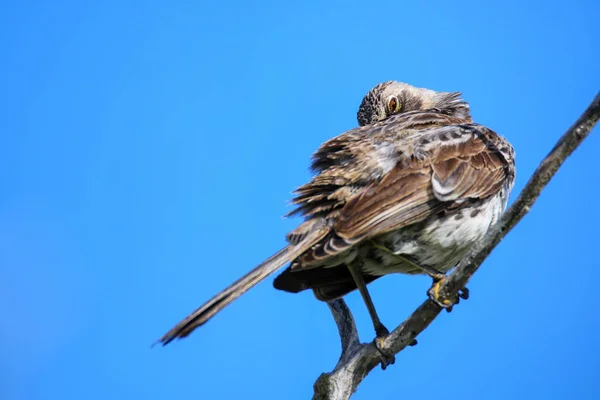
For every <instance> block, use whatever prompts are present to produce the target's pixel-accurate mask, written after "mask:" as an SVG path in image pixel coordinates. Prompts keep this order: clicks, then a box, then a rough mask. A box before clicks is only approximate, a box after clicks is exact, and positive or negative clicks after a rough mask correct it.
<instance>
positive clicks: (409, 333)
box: [313, 92, 600, 400]
mask: <svg viewBox="0 0 600 400" xmlns="http://www.w3.org/2000/svg"><path fill="white" fill-rule="evenodd" d="M599 118H600V92H599V93H598V94H597V95H596V97H595V98H594V100H593V101H592V103H591V104H590V105H589V106H588V108H587V109H586V110H585V112H584V113H583V114H582V115H581V117H579V119H578V120H577V122H575V124H573V126H571V127H570V128H569V129H568V130H567V132H566V133H565V134H564V135H563V136H562V137H561V138H560V140H559V141H558V143H557V144H556V145H555V146H554V148H553V149H552V151H551V152H550V153H549V154H548V156H546V158H544V160H542V162H541V163H540V165H539V167H538V168H537V169H536V171H535V172H534V173H533V175H532V176H531V178H530V179H529V182H527V185H525V188H524V189H523V190H522V191H521V194H520V195H519V197H518V198H517V200H516V201H515V202H514V203H513V205H512V206H511V207H510V208H509V209H508V210H507V211H506V213H504V215H503V216H502V218H501V219H500V221H499V222H498V224H496V225H495V226H494V228H492V229H491V230H490V231H489V232H488V233H487V234H486V236H485V238H484V239H483V240H482V241H481V242H480V243H479V244H478V245H477V246H475V247H474V248H473V249H472V250H471V252H470V253H469V254H468V255H467V256H466V257H465V259H464V260H462V261H461V263H460V264H459V265H458V266H457V267H456V268H455V269H454V271H452V273H451V274H450V275H449V276H448V278H447V279H446V280H445V281H444V282H443V283H442V285H441V287H440V294H441V295H445V296H449V297H453V296H455V295H456V293H457V291H458V290H460V289H461V288H464V287H465V286H466V284H467V282H468V281H469V279H470V278H471V276H473V274H474V273H475V272H476V271H477V270H478V269H479V267H480V266H481V264H482V263H483V261H484V260H485V259H486V258H487V256H489V255H490V253H491V252H492V250H493V249H494V248H495V247H496V246H497V245H498V243H500V241H501V240H502V239H503V238H504V236H506V234H508V232H510V230H511V229H512V228H513V227H514V226H515V225H516V224H517V223H518V222H519V221H520V220H521V218H523V217H524V216H525V214H527V213H528V212H529V210H530V209H531V206H532V205H533V203H535V201H536V200H537V198H538V197H539V196H540V193H541V192H542V190H543V189H544V187H546V185H547V184H548V182H549V181H550V179H552V177H553V176H554V174H555V173H556V171H558V169H559V168H560V167H561V165H562V164H563V163H564V161H565V160H566V159H567V157H569V156H570V155H571V153H573V151H574V150H575V149H576V148H577V146H579V144H580V143H581V142H582V141H583V140H584V139H585V138H586V137H587V136H588V135H589V134H590V132H591V131H592V128H593V127H594V125H595V124H596V122H597V121H598V119H599ZM329 308H330V309H331V312H332V314H333V317H334V318H335V321H336V324H337V327H338V330H339V333H340V338H341V340H342V355H341V357H340V360H339V361H338V363H337V365H336V367H335V369H334V370H333V371H332V372H328V373H323V374H321V376H320V377H319V378H318V379H317V381H316V382H315V385H314V397H313V399H318V400H342V399H349V398H350V396H351V395H352V393H354V392H355V391H356V389H357V387H358V385H359V384H360V382H361V381H362V380H363V379H364V378H365V377H366V376H367V374H368V373H369V372H370V371H371V370H372V369H373V368H375V367H376V366H377V365H378V364H379V363H380V362H381V359H380V355H379V352H378V350H377V349H376V348H375V346H374V345H373V344H372V343H360V341H359V340H358V333H357V330H356V325H355V323H354V317H353V316H352V313H351V312H350V310H349V308H348V306H347V305H346V303H345V302H344V300H335V301H332V302H330V303H329ZM441 311H442V309H441V307H439V306H438V305H436V304H435V303H434V302H433V301H431V300H429V299H428V300H426V301H425V302H424V303H423V304H421V306H419V308H417V309H416V310H415V311H414V312H413V313H412V314H411V315H410V316H409V317H408V318H407V319H406V320H405V321H404V322H403V323H402V324H400V325H399V326H398V327H397V328H396V329H394V330H393V332H392V333H391V334H390V335H389V336H388V337H387V338H386V339H385V341H384V342H383V345H382V349H383V350H384V351H385V352H386V353H394V354H398V353H399V352H400V351H402V350H403V349H404V348H406V347H407V346H409V345H410V344H411V343H412V342H413V341H414V340H415V338H416V337H417V335H418V334H419V333H421V332H422V331H423V330H424V329H425V328H427V327H428V326H429V324H430V323H431V322H432V321H433V320H434V319H435V318H436V317H437V316H438V314H439V313H440V312H441Z"/></svg>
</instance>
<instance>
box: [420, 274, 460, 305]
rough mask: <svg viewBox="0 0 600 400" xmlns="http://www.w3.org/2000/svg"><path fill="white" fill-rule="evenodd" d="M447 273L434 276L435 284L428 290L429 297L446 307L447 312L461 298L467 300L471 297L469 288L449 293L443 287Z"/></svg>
mask: <svg viewBox="0 0 600 400" xmlns="http://www.w3.org/2000/svg"><path fill="white" fill-rule="evenodd" d="M445 279H446V277H445V275H442V276H434V277H433V285H432V286H431V288H430V289H429V291H428V292H427V294H428V295H429V298H430V299H431V300H432V301H433V302H434V303H435V304H437V305H438V306H440V307H441V308H443V309H445V310H446V311H447V312H451V311H452V307H454V306H455V305H456V304H458V303H459V302H460V299H463V300H467V299H468V298H469V289H467V288H466V287H465V288H462V289H460V290H459V291H458V293H448V292H447V291H445V290H443V289H442V283H443V282H444V281H445Z"/></svg>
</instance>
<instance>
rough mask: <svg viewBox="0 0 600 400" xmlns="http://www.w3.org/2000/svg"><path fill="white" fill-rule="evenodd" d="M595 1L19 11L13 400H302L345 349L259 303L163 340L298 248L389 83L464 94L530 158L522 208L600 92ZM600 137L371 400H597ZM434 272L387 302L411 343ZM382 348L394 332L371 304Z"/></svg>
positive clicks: (6, 324) (3, 252)
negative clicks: (300, 199)
mask: <svg viewBox="0 0 600 400" xmlns="http://www.w3.org/2000/svg"><path fill="white" fill-rule="evenodd" d="M599 13H600V5H599V4H598V2H594V1H592V0H589V1H571V2H547V1H544V2H542V1H531V2H528V3H527V4H525V2H516V1H503V2H497V3H490V4H485V5H484V2H476V1H472V2H441V1H439V2H422V3H419V2H410V3H409V2H386V3H381V4H379V5H375V3H372V5H367V3H366V2H349V1H345V2H330V3H329V5H327V6H325V5H323V4H321V3H319V2H312V1H305V2H301V3H297V4H290V3H284V2H281V3H276V2H255V3H254V5H252V6H249V5H247V4H246V3H245V2H237V1H230V2H216V1H215V2H191V1H190V2H187V3H186V2H170V3H167V2H132V1H121V2H117V1H106V2H94V3H91V2H89V3H87V4H86V3H85V2H75V1H62V2H61V1H58V2H49V1H25V0H23V1H19V2H17V1H14V0H9V1H4V2H3V3H2V5H1V6H0V40H1V43H2V46H1V50H0V87H1V93H2V96H0V102H1V104H0V105H1V107H0V116H1V123H2V127H1V129H0V135H1V139H2V146H0V154H1V155H0V182H1V186H0V316H1V318H0V397H2V398H3V399H81V398H85V399H106V398H116V399H121V398H123V399H124V398H132V397H133V398H137V397H140V398H141V397H143V398H146V399H165V398H199V399H200V398H201V399H211V398H221V399H223V398H224V399H229V398H231V399H234V398H241V397H243V398H261V399H280V398H286V399H306V398H309V397H310V396H311V394H312V384H313V382H314V381H315V379H316V378H317V377H318V376H319V374H320V373H321V372H324V371H329V370H331V369H332V368H333V367H334V365H335V363H336V362H337V357H338V355H339V350H340V345H339V341H338V337H337V331H336V329H335V325H334V323H333V320H332V319H331V317H330V315H329V311H328V309H327V307H326V306H325V304H323V303H320V302H318V301H316V300H315V299H314V298H313V296H312V295H311V294H310V293H303V294H300V295H291V294H287V293H283V292H279V291H276V290H274V289H273V288H272V286H271V281H272V279H269V280H268V281H267V282H264V283H263V284H261V285H260V286H258V287H256V288H255V289H254V290H252V291H251V292H250V293H248V294H247V295H246V296H244V297H243V298H242V299H240V301H238V302H236V303H235V305H233V306H231V307H229V308H228V309H227V310H226V311H225V312H223V313H222V314H220V315H219V316H218V317H216V318H215V319H214V320H213V321H211V322H210V323H209V324H207V325H206V326H205V327H203V328H202V329H200V330H198V331H196V332H194V334H193V335H192V336H190V337H189V339H187V340H184V341H179V342H176V343H173V344H172V345H169V346H168V347H166V348H159V347H155V348H152V349H151V348H150V344H151V343H152V342H153V341H154V340H156V339H157V338H158V337H159V336H160V335H162V334H163V333H164V332H165V331H166V330H168V329H169V328H171V326H172V325H173V324H175V323H176V322H178V321H179V319H180V318H182V317H184V316H186V315H187V313H188V312H190V311H191V310H193V309H194V308H195V307H196V306H198V305H200V304H201V303H202V302H203V301H205V300H207V299H208V298H209V297H211V296H212V295H213V294H215V293H216V292H217V291H219V290H220V289H222V288H223V287H224V286H226V285H227V284H229V283H230V282H231V281H233V280H234V279H236V278H237V277H238V276H240V275H241V274H243V273H244V272H246V271H247V270H248V269H250V268H252V267H253V266H254V265H256V264H258V263H259V262H260V261H261V260H263V259H264V258H266V257H267V256H269V255H270V254H272V253H273V252H275V251H276V250H278V249H279V248H280V247H282V246H283V245H284V235H285V233H286V232H287V231H289V230H291V229H292V228H293V227H294V226H295V225H296V224H297V223H298V222H299V220H298V219H282V218H281V216H282V215H283V214H285V213H286V212H288V211H289V210H290V206H289V203H288V200H289V198H290V192H291V191H292V190H293V189H294V188H295V187H296V186H298V185H300V184H302V183H303V182H305V181H306V180H307V179H308V178H309V176H310V175H309V172H308V164H309V157H310V155H311V153H312V152H313V151H314V150H315V149H316V148H317V147H318V146H319V145H320V144H321V143H322V142H323V141H325V140H327V139H328V138H330V137H333V136H335V135H337V134H339V133H341V132H343V131H344V130H346V129H350V128H352V127H354V126H356V120H355V115H356V110H357V108H358V105H359V104H360V101H361V99H362V96H363V95H364V94H365V93H366V92H367V91H368V90H369V89H370V88H371V87H372V86H374V85H375V84H376V83H378V82H381V81H386V80H390V79H395V80H401V81H405V82H408V83H411V84H413V85H416V86H422V87H428V88H431V89H436V90H440V91H441V90H448V91H462V92H463V93H464V97H465V98H466V99H467V100H468V101H469V102H470V103H471V107H472V111H473V115H474V118H475V119H476V120H477V121H478V122H479V123H482V124H485V125H487V126H489V127H491V128H492V129H494V130H496V131H497V132H499V133H501V134H503V135H504V136H506V137H507V138H508V139H509V140H510V141H511V142H512V143H513V145H514V147H515V149H516V151H517V167H518V174H517V181H516V185H515V190H514V192H513V196H512V199H513V200H514V198H515V197H516V194H517V193H518V192H519V191H520V189H521V188H522V187H523V185H524V184H525V182H526V181H527V179H528V177H529V175H530V174H531V172H532V171H533V170H534V168H535V167H536V166H537V164H538V163H539V161H540V160H541V159H542V158H543V157H544V156H545V154H546V153H547V152H548V151H549V150H550V149H551V147H552V146H553V145H554V143H555V142H556V140H557V139H558V138H559V136H560V135H561V134H562V133H563V132H564V131H565V130H566V129H567V128H568V127H569V126H570V125H571V124H572V122H574V120H575V119H576V118H577V117H578V116H579V114H580V113H581V112H582V111H583V110H584V109H585V107H586V106H587V104H588V103H589V101H590V100H591V99H592V98H593V96H594V95H595V94H596V92H597V90H598V89H599V88H600V73H599V71H600V52H598V51H597V50H598V43H597V38H598V37H600V26H599V25H598V23H597V16H598V15H599ZM599 133H600V132H597V130H596V132H593V133H592V135H591V136H590V138H589V139H588V140H587V141H586V142H585V143H584V144H583V146H582V147H581V148H580V149H578V150H577V151H576V152H575V154H574V155H573V157H572V158H571V159H569V160H568V162H567V163H566V164H565V166H564V168H563V169H561V170H560V172H559V173H558V175H557V176H556V177H555V178H554V180H553V181H552V182H551V183H550V185H549V186H548V188H547V189H546V190H545V191H544V193H543V195H542V197H541V198H540V200H539V201H538V202H537V203H536V204H535V207H534V208H533V209H532V211H531V213H530V214H528V215H527V216H526V217H525V219H524V220H523V221H522V222H521V223H520V224H519V225H518V226H517V227H516V228H515V230H514V231H513V232H511V233H510V235H509V236H508V237H507V238H506V239H505V241H503V242H502V243H501V245H500V246H499V247H498V248H497V249H496V250H495V251H494V253H493V254H492V256H491V257H490V258H489V259H488V260H487V262H486V264H485V266H484V267H483V268H482V269H481V271H480V272H479V273H478V274H477V275H476V276H475V277H474V278H473V280H472V281H471V283H470V285H469V287H470V289H471V294H472V296H471V299H470V300H469V301H467V302H464V303H461V304H460V306H458V307H457V308H456V309H455V311H454V312H453V313H452V314H444V315H442V316H441V317H440V318H439V319H438V320H436V321H435V323H434V324H433V325H432V326H431V327H430V328H429V329H428V330H427V331H426V332H424V333H423V334H422V335H421V336H420V337H419V345H418V346H416V347H414V348H410V349H407V350H406V351H405V352H403V353H401V354H400V355H399V356H398V359H397V363H396V365H394V366H393V367H391V368H389V369H388V370H386V371H381V370H379V369H378V370H376V371H373V373H372V374H371V375H370V376H369V377H368V378H367V379H366V380H365V381H364V382H363V384H362V385H361V386H360V388H359V391H358V392H357V393H356V395H355V397H354V398H356V399H372V398H414V397H418V398H420V399H434V398H439V396H440V395H441V394H440V392H441V393H443V394H444V395H445V396H451V397H452V396H456V397H458V396H460V398H461V399H463V400H466V399H506V398H527V399H532V398H544V399H566V398H577V399H597V398H600V386H598V384H597V380H598V371H599V370H600V361H599V360H600V341H598V335H597V332H598V330H599V329H600V313H598V310H597V303H598V296H597V285H598V280H597V278H596V277H597V273H598V270H599V268H600V261H598V258H597V257H596V255H595V250H596V249H597V246H598V243H597V240H598V231H597V230H598V226H599V225H600V216H599V214H598V212H597V211H598V198H600V187H599V186H598V185H597V184H596V182H597V176H598V175H599V174H600V168H599V167H598V163H597V153H598V149H600V135H599ZM429 284H430V282H429V280H428V279H427V278H425V277H403V276H392V277H387V278H385V279H382V280H380V281H378V282H376V283H374V284H373V285H372V286H371V290H372V294H373V297H374V301H375V303H376V305H377V307H378V310H379V312H380V315H381V317H382V319H383V321H384V322H385V323H386V324H387V325H388V326H389V327H393V326H396V325H397V324H398V323H400V322H401V321H402V320H403V319H404V318H405V317H406V316H407V315H408V314H409V313H410V312H411V311H412V310H413V309H414V308H415V307H416V306H417V305H418V304H420V303H421V302H422V301H423V300H424V298H425V291H426V289H427V288H428V287H429ZM347 301H348V303H349V304H350V306H351V308H352V309H353V310H354V314H355V317H356V319H357V323H358V325H359V330H360V333H361V338H362V339H363V340H364V341H367V340H371V339H372V336H373V332H372V328H371V326H370V322H369V318H368V314H367V312H366V310H365V308H364V306H363V304H362V302H361V300H360V296H359V295H358V294H356V293H355V294H352V295H350V296H348V298H347Z"/></svg>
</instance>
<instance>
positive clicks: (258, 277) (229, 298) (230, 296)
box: [156, 230, 326, 346]
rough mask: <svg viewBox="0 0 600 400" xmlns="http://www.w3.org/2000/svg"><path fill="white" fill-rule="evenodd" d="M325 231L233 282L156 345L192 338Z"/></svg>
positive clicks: (310, 236) (284, 251) (320, 236)
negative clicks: (199, 328)
mask: <svg viewBox="0 0 600 400" xmlns="http://www.w3.org/2000/svg"><path fill="white" fill-rule="evenodd" d="M325 234H326V232H325V231H324V230H317V231H315V232H313V233H312V234H309V235H308V236H307V237H306V238H305V239H304V240H302V241H301V242H300V243H298V244H297V245H290V246H287V247H285V248H283V249H281V250H279V251H278V252H277V253H275V254H274V255H272V256H271V257H269V259H267V260H266V261H264V262H263V263H262V264H260V265H259V266H258V267H256V268H254V269H253V270H252V271H250V272H248V273H247V274H246V275H244V276H243V277H241V278H240V279H238V280H237V281H235V282H234V283H232V284H231V285H230V286H229V287H227V288H226V289H224V290H223V291H221V292H220V293H219V294H217V295H216V296H215V297H213V298H212V299H210V300H209V301H207V302H206V303H205V304H204V305H202V306H200V308H198V309H197V310H196V311H194V312H193V313H191V314H190V315H189V316H188V317H187V318H185V319H184V320H183V321H181V322H180V323H178V324H177V325H175V327H174V328H173V329H171V330H170V331H169V332H167V333H166V334H165V335H164V336H163V337H161V338H160V339H159V340H158V341H157V342H156V343H162V345H163V346H164V345H166V344H168V343H169V342H171V341H172V340H173V339H175V338H183V337H186V336H187V335H189V334H190V333H191V332H192V331H193V330H194V329H196V328H197V327H199V326H201V325H203V324H205V323H206V322H207V321H208V320H209V319H211V318H212V317H213V316H214V315H215V314H217V313H218V312H219V311H221V310H222V309H223V308H225V307H226V306H227V305H229V304H230V303H231V302H233V301H234V300H235V299H237V298H238V297H240V296H241V295H243V294H244V293H246V292H247V291H248V290H250V289H251V288H253V287H254V286H255V285H257V284H258V283H260V282H261V281H263V280H264V279H266V278H267V277H268V276H269V275H271V274H272V273H273V272H275V271H277V270H278V269H279V268H281V267H282V266H284V265H285V264H287V263H288V262H290V261H292V260H294V259H295V258H296V257H298V256H299V255H300V254H302V253H303V252H304V251H306V250H307V249H309V248H310V247H311V246H312V245H313V244H315V243H316V242H317V241H318V240H320V239H321V238H323V236H325Z"/></svg>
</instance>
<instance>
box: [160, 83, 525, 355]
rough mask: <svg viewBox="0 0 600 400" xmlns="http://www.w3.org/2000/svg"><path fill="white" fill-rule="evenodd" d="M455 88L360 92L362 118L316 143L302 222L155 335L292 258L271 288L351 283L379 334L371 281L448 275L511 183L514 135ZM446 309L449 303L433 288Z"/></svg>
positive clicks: (318, 292) (187, 323) (178, 330)
mask: <svg viewBox="0 0 600 400" xmlns="http://www.w3.org/2000/svg"><path fill="white" fill-rule="evenodd" d="M461 96H462V94H461V93H460V92H437V91H434V90H430V89H426V88H417V87H414V86H411V85H409V84H407V83H403V82H398V81H386V82H383V83H380V84H377V85H376V86H375V87H373V88H372V89H371V90H370V91H369V92H368V93H367V94H366V95H365V96H364V98H363V100H362V102H361V104H360V106H359V109H358V112H357V120H358V124H359V126H358V127H356V128H354V129H350V130H348V131H346V132H343V133H342V134H340V135H338V136H336V137H334V138H332V139H330V140H328V141H326V142H325V143H323V144H322V145H321V146H320V147H319V148H318V149H317V151H316V152H315V153H314V154H313V156H312V164H311V169H312V172H313V173H314V175H313V177H312V178H311V179H310V181H309V182H307V183H306V184H304V185H302V186H300V187H299V188H298V189H297V190H296V191H295V197H294V198H293V199H292V203H293V204H294V206H295V208H294V210H292V211H291V212H290V213H289V214H288V215H287V216H298V215H299V216H302V217H304V221H303V222H302V223H301V224H300V225H299V226H298V227H297V228H296V229H294V230H293V231H291V232H290V233H289V234H288V235H287V237H286V239H287V245H286V246H285V247H284V248H283V249H281V250H280V251H278V252H277V253H275V254H274V255H272V256H271V257H269V258H268V259H266V260H265V261H264V262H263V263H261V264H260V265H258V266H257V267H255V268H254V269H252V270H251V271H250V272H248V273H247V274H246V275H244V276H243V277H241V278H240V279H238V280H237V281H235V282H234V283H232V284H231V285H230V286H229V287H227V288H226V289H224V290H222V291H221V292H220V293H218V294H217V295H216V296H214V297H213V298H211V299H210V300H209V301H207V302H206V303H205V304H204V305H202V306H200V307H199V308H198V309H196V310H195V311H194V312H192V313H191V314H190V315H189V316H188V317H187V318H185V319H184V320H182V321H181V322H180V323H178V324H177V325H175V327H173V328H172V329H171V330H170V331H168V332H167V333H166V334H165V335H163V336H162V337H161V338H160V339H159V340H158V342H160V343H162V344H163V345H166V344H168V343H170V342H171V341H173V340H174V339H176V338H183V337H186V336H188V335H189V334H190V333H191V332H192V331H194V330H195V329H196V328H198V327H200V326H202V325H203V324H205V323H206V322H207V321H208V320H210V319H211V318H212V317H213V316H214V315H216V314H217V313H218V312H220V311H221V310H223V309H224V308H225V307H226V306H227V305H229V304H231V303H232V302H233V301H234V300H236V299H237V298H239V297H240V296H241V295H242V294H244V293H246V292H247V291H248V290H249V289H251V288H252V287H254V286H255V285H257V284H258V283H259V282H261V281H263V280H264V279H266V278H267V277H268V276H270V275H271V274H273V273H274V272H276V271H278V270H280V269H281V268H283V267H284V266H286V265H287V268H285V269H284V270H283V272H281V273H280V274H279V275H278V276H277V277H276V278H275V280H274V281H273V285H274V287H275V288H276V289H279V290H282V291H286V292H291V293H298V292H302V291H304V290H312V291H313V293H314V295H315V297H316V298H317V299H318V300H321V301H325V302H327V301H332V300H334V299H338V298H341V297H343V296H345V295H346V294H348V293H350V292H352V291H354V290H356V289H358V291H359V292H360V294H361V296H362V298H363V300H364V303H365V305H366V308H367V310H368V312H369V315H370V317H371V320H372V323H373V327H374V330H375V334H376V339H377V338H385V337H386V336H387V335H388V334H389V330H388V329H387V328H386V327H385V325H384V324H383V323H382V322H381V320H380V318H379V316H378V314H377V311H376V309H375V306H374V304H373V301H372V299H371V296H370V293H369V290H368V288H367V285H368V284H369V283H371V282H373V281H375V280H376V279H379V278H381V277H382V276H385V275H388V274H392V273H402V274H409V275H414V274H425V275H429V276H431V277H432V278H433V284H432V288H431V289H435V288H436V287H439V285H440V284H441V282H443V280H444V277H445V276H446V275H445V274H446V273H447V272H448V271H449V270H451V269H452V268H453V267H455V266H456V265H457V264H458V263H459V262H460V261H461V259H462V258H463V257H464V256H465V255H466V254H467V252H468V251H469V249H470V248H471V247H472V246H473V245H474V244H475V243H477V242H478V241H480V240H481V239H482V238H483V236H484V235H485V234H486V232H487V231H488V230H489V229H490V228H491V227H493V226H494V224H495V223H496V222H497V221H498V219H499V217H500V216H501V215H502V213H503V212H504V210H505V209H506V205H507V201H508V197H509V194H510V191H511V190H512V187H513V185H514V179H515V173H516V166H515V153H514V149H513V147H512V146H511V145H510V143H509V142H508V141H507V140H506V139H505V138H503V137H502V136H500V135H498V134H497V133H495V132H494V131H492V130H491V129H489V128H487V127H485V126H483V125H480V124H477V123H475V122H473V120H472V117H471V112H470V106H469V104H468V103H467V102H466V101H465V100H463V99H462V97H461ZM428 293H429V294H430V297H431V298H432V300H433V301H434V302H435V303H436V304H438V305H439V306H440V307H442V308H450V307H451V306H452V305H453V304H454V302H453V301H451V300H449V299H443V298H438V296H437V293H438V292H437V291H436V290H430V291H429V292H428Z"/></svg>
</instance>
